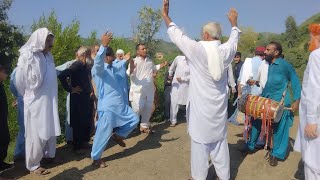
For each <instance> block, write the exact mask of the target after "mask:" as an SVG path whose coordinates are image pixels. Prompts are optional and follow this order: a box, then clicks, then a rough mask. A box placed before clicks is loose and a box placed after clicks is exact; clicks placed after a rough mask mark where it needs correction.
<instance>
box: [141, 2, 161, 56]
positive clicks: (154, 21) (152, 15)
mask: <svg viewBox="0 0 320 180" xmlns="http://www.w3.org/2000/svg"><path fill="white" fill-rule="evenodd" d="M138 13H139V25H138V32H137V34H136V37H137V41H138V42H139V43H145V44H146V46H147V47H148V54H149V56H150V57H153V56H154V54H155V53H156V48H157V44H158V40H156V39H155V35H156V33H157V32H158V31H159V29H160V26H161V23H162V16H161V10H160V9H156V10H154V9H152V8H151V7H147V6H144V7H142V8H141V9H140V11H139V12H138ZM138 42H137V43H138Z"/></svg>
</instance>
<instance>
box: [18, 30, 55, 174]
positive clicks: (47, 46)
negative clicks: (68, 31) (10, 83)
mask: <svg viewBox="0 0 320 180" xmlns="http://www.w3.org/2000/svg"><path fill="white" fill-rule="evenodd" d="M53 40H54V36H53V34H52V33H50V32H49V30H48V29H47V28H40V29H38V30H36V31H35V32H34V33H32V35H31V37H30V38H29V40H28V41H27V43H26V44H25V45H24V46H22V47H21V49H20V50H19V52H20V57H19V59H18V67H17V70H16V87H17V90H18V92H19V93H20V94H21V95H23V100H24V121H25V131H26V132H25V137H26V167H27V169H28V170H29V171H31V172H34V173H36V174H39V175H45V174H48V173H49V172H48V171H47V170H46V169H45V168H42V167H41V166H40V161H41V159H42V158H48V160H49V159H51V160H53V158H54V157H55V153H56V136H59V135H60V134H61V130H60V122H59V114H58V83H57V74H56V69H55V64H54V60H53V57H52V55H51V53H50V50H51V48H52V47H53Z"/></svg>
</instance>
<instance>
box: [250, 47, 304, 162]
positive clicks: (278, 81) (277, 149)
mask: <svg viewBox="0 0 320 180" xmlns="http://www.w3.org/2000/svg"><path fill="white" fill-rule="evenodd" d="M265 54H266V58H265V60H266V61H267V62H269V64H270V65H269V70H268V80H267V83H266V85H265V88H264V89H263V91H262V94H261V96H262V97H266V98H270V99H273V100H275V101H278V102H280V101H281V99H282V96H283V94H284V92H285V91H286V93H285V98H284V106H285V107H289V109H290V110H284V112H283V115H282V117H281V119H280V121H279V122H278V123H274V124H273V127H272V128H273V148H272V149H271V152H270V157H269V158H270V159H269V164H270V165H271V166H276V165H277V164H278V159H281V160H284V159H285V157H286V155H287V149H288V145H289V128H290V127H291V126H292V124H293V118H294V115H293V112H295V111H296V110H297V109H298V106H299V102H300V91H301V84H300V80H299V78H298V76H297V74H296V71H295V69H294V68H293V66H292V65H291V64H290V63H288V62H287V61H286V60H284V59H283V58H282V46H281V44H279V43H277V42H271V43H270V44H269V45H268V46H267V48H266V50H265ZM289 82H290V83H291V88H292V91H293V100H294V102H293V104H292V105H291V98H290V92H289V90H287V88H288V84H289ZM261 124H262V123H261V120H255V121H253V122H252V131H251V135H250V140H249V142H248V148H249V150H253V149H254V145H255V144H256V141H257V139H258V136H259V134H260V131H261Z"/></svg>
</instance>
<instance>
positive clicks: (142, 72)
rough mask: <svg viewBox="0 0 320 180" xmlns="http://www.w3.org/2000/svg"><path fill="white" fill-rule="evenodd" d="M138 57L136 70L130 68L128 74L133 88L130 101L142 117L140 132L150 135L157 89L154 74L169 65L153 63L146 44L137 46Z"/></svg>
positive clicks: (135, 62) (135, 60) (135, 61)
mask: <svg viewBox="0 0 320 180" xmlns="http://www.w3.org/2000/svg"><path fill="white" fill-rule="evenodd" d="M136 53H137V57H136V58H134V59H133V61H134V65H135V68H134V69H131V68H130V66H129V68H128V70H127V74H128V75H129V76H130V80H131V86H130V94H129V100H130V101H131V105H132V109H133V110H134V111H135V112H136V113H137V114H138V116H141V123H140V131H141V132H144V133H147V134H150V133H152V132H153V131H152V130H151V129H150V118H151V115H152V106H153V100H154V93H155V87H154V83H153V76H152V75H153V73H156V72H157V71H158V70H160V69H161V68H163V67H165V66H166V65H167V61H164V62H163V63H161V64H158V65H154V63H153V61H152V60H151V59H150V58H149V57H147V48H146V46H145V45H144V44H138V45H137V46H136Z"/></svg>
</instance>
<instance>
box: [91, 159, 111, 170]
mask: <svg viewBox="0 0 320 180" xmlns="http://www.w3.org/2000/svg"><path fill="white" fill-rule="evenodd" d="M92 165H94V166H98V167H99V168H105V167H107V166H108V165H107V164H106V163H105V162H104V161H102V160H101V159H99V160H95V161H93V163H92Z"/></svg>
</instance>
